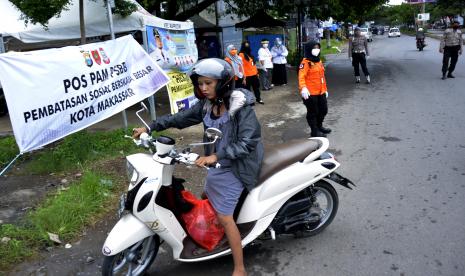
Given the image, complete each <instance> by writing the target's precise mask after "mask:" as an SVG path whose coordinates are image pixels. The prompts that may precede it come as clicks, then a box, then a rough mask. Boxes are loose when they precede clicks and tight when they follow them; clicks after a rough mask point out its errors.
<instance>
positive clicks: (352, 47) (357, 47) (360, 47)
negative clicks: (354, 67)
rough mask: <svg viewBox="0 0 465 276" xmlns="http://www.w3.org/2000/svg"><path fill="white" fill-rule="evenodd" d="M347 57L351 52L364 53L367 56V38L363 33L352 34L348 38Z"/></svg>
mask: <svg viewBox="0 0 465 276" xmlns="http://www.w3.org/2000/svg"><path fill="white" fill-rule="evenodd" d="M348 52H349V57H352V54H353V53H365V54H366V55H367V56H369V55H370V54H369V53H368V41H367V38H366V37H365V36H363V35H359V36H356V35H355V36H354V37H352V38H350V39H349V51H348Z"/></svg>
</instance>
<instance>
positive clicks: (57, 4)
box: [10, 0, 137, 44]
mask: <svg viewBox="0 0 465 276" xmlns="http://www.w3.org/2000/svg"><path fill="white" fill-rule="evenodd" d="M10 1H11V2H12V3H13V4H14V5H15V6H16V7H17V8H18V9H19V10H20V11H22V12H23V15H22V18H21V19H22V20H24V22H25V24H29V23H32V24H37V23H38V24H41V25H42V26H44V28H47V25H48V21H49V20H50V19H51V18H52V17H56V16H60V14H61V12H62V11H63V10H66V9H68V8H69V6H70V5H71V0H10ZM105 4H106V2H105ZM136 9H137V6H136V5H135V4H133V3H131V2H127V1H125V0H115V13H118V14H121V16H123V17H124V16H128V15H130V14H131V13H132V12H133V11H135V10H136ZM79 22H80V30H81V44H85V41H86V35H85V24H84V0H79Z"/></svg>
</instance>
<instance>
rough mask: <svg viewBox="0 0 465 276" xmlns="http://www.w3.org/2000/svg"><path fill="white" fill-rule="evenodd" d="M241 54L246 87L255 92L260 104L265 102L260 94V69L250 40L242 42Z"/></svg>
mask: <svg viewBox="0 0 465 276" xmlns="http://www.w3.org/2000/svg"><path fill="white" fill-rule="evenodd" d="M239 56H240V57H241V59H242V63H243V64H244V75H245V77H244V78H245V80H246V81H245V88H246V89H248V90H250V91H252V89H253V92H254V94H255V99H256V100H257V103H259V104H265V103H264V102H263V100H262V98H261V95H260V81H259V80H258V70H257V66H255V58H254V56H253V55H252V49H251V48H250V43H249V42H248V41H244V42H242V45H241V50H240V52H239Z"/></svg>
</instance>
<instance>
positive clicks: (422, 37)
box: [415, 28, 426, 51]
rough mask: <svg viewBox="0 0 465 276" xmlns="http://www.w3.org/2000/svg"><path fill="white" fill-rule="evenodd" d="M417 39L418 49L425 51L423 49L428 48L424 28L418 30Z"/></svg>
mask: <svg viewBox="0 0 465 276" xmlns="http://www.w3.org/2000/svg"><path fill="white" fill-rule="evenodd" d="M415 38H416V41H417V49H418V50H420V51H423V48H424V47H425V46H426V44H425V32H424V31H423V28H418V30H417V33H416V35H415Z"/></svg>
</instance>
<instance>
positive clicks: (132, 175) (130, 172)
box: [126, 162, 139, 185]
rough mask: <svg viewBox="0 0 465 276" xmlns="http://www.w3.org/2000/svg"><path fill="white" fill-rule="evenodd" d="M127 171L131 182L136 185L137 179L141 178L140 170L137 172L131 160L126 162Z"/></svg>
mask: <svg viewBox="0 0 465 276" xmlns="http://www.w3.org/2000/svg"><path fill="white" fill-rule="evenodd" d="M126 171H127V174H128V178H129V182H130V184H131V185H136V183H137V180H138V179H139V172H137V171H136V169H135V168H134V167H133V166H132V164H131V163H129V162H126Z"/></svg>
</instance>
